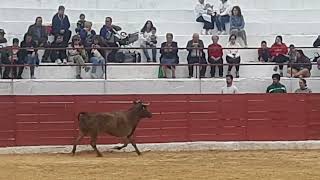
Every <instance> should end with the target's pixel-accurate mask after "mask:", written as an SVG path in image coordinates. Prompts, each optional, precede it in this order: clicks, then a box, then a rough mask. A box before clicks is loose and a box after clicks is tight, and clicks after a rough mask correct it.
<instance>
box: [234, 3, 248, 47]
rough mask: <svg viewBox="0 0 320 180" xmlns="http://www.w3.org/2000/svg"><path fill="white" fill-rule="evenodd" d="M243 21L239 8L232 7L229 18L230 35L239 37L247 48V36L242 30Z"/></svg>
mask: <svg viewBox="0 0 320 180" xmlns="http://www.w3.org/2000/svg"><path fill="white" fill-rule="evenodd" d="M244 25H245V22H244V19H243V16H242V13H241V9H240V7H239V6H234V7H233V8H232V11H231V17H230V34H235V35H236V36H237V37H241V39H242V41H243V42H244V46H245V47H247V46H248V43H247V35H246V31H245V30H244Z"/></svg>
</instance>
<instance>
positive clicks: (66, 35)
mask: <svg viewBox="0 0 320 180" xmlns="http://www.w3.org/2000/svg"><path fill="white" fill-rule="evenodd" d="M64 10H65V7H64V6H59V9H58V13H56V14H55V15H54V16H53V18H52V31H53V35H54V36H57V35H58V34H62V35H63V40H64V41H65V42H66V43H68V42H69V40H70V38H71V31H70V30H69V28H70V21H69V18H68V16H67V15H65V14H64Z"/></svg>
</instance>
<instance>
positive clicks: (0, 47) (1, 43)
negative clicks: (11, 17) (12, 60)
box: [0, 29, 8, 78]
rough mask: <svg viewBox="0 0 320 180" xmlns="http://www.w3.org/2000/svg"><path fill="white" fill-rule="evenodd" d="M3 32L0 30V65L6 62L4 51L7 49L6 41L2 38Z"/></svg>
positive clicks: (6, 56)
mask: <svg viewBox="0 0 320 180" xmlns="http://www.w3.org/2000/svg"><path fill="white" fill-rule="evenodd" d="M5 34H6V33H5V31H4V30H3V29H0V64H2V63H4V64H5V63H6V62H8V60H7V58H8V52H7V50H6V47H7V42H8V41H7V39H6V38H5V37H4V35H5ZM0 76H1V77H2V78H3V76H2V67H0Z"/></svg>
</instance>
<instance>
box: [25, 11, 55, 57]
mask: <svg viewBox="0 0 320 180" xmlns="http://www.w3.org/2000/svg"><path fill="white" fill-rule="evenodd" d="M27 33H28V34H31V36H32V39H33V41H34V42H35V43H36V44H37V47H44V48H49V47H50V44H49V42H48V33H47V27H45V26H43V25H42V17H37V18H36V21H35V23H34V24H33V25H31V26H29V28H28V32H27ZM49 55H50V50H45V51H44V54H43V56H42V60H41V61H42V62H47V61H48V58H49Z"/></svg>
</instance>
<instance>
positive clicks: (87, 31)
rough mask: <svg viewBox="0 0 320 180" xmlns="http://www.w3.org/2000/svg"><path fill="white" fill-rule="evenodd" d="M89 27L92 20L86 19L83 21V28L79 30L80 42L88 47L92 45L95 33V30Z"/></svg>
mask: <svg viewBox="0 0 320 180" xmlns="http://www.w3.org/2000/svg"><path fill="white" fill-rule="evenodd" d="M91 28H92V22H90V21H86V22H85V23H84V28H83V29H81V30H80V38H81V43H82V44H83V45H84V47H86V48H90V47H91V46H92V43H93V37H94V36H95V35H96V31H94V30H93V29H91ZM88 52H90V50H88ZM90 54H91V53H90Z"/></svg>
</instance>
